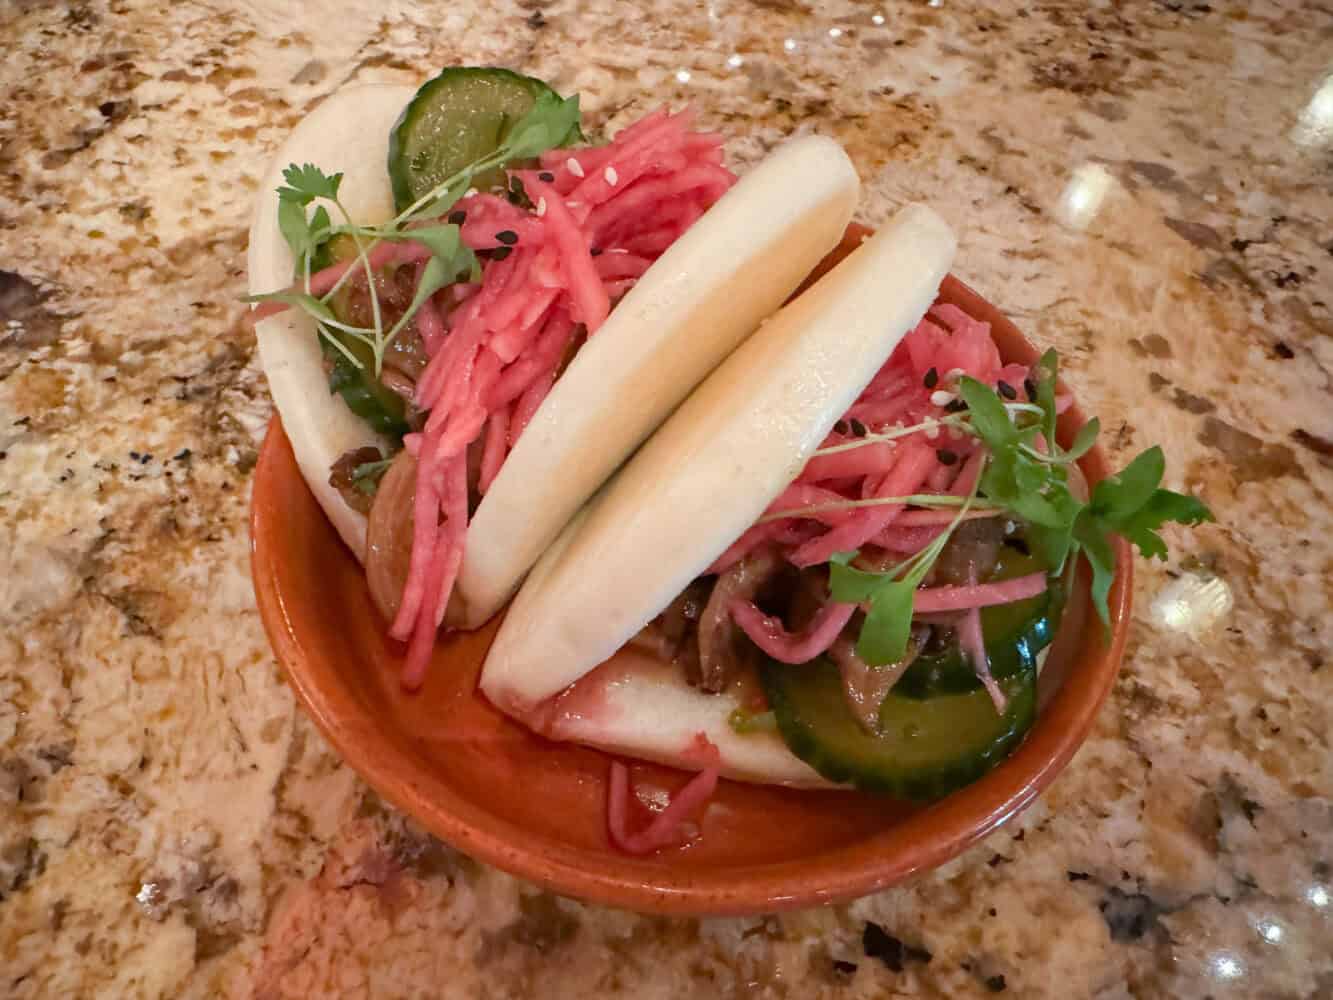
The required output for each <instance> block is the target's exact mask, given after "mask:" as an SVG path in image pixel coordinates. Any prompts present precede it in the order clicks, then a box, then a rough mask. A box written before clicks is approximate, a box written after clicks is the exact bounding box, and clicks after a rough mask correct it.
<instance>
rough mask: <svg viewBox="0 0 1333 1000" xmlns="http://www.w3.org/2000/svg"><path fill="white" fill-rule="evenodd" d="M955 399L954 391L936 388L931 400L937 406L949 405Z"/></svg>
mask: <svg viewBox="0 0 1333 1000" xmlns="http://www.w3.org/2000/svg"><path fill="white" fill-rule="evenodd" d="M953 400H954V395H953V393H951V392H945V391H944V390H943V389H936V390H935V391H934V392H932V393H931V394H930V401H931V403H932V404H933V405H935V406H948V405H949V404H950V403H952V402H953Z"/></svg>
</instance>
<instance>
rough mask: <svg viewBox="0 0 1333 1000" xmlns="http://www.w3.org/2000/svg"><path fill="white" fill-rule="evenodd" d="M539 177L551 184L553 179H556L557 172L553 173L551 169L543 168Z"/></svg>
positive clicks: (540, 179)
mask: <svg viewBox="0 0 1333 1000" xmlns="http://www.w3.org/2000/svg"><path fill="white" fill-rule="evenodd" d="M537 179H538V180H539V181H545V182H546V183H547V184H550V183H551V181H553V180H555V174H553V173H551V171H549V170H543V171H542V172H541V173H539V174H538V175H537Z"/></svg>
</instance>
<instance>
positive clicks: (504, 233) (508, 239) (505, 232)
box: [495, 229, 518, 247]
mask: <svg viewBox="0 0 1333 1000" xmlns="http://www.w3.org/2000/svg"><path fill="white" fill-rule="evenodd" d="M495 238H496V239H497V240H499V241H500V242H501V243H503V244H504V245H505V246H507V247H512V246H513V245H514V244H515V243H517V242H518V233H516V232H514V231H513V230H512V229H501V230H500V231H499V232H498V233H496V234H495Z"/></svg>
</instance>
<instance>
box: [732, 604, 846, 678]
mask: <svg viewBox="0 0 1333 1000" xmlns="http://www.w3.org/2000/svg"><path fill="white" fill-rule="evenodd" d="M728 610H730V612H731V617H732V620H733V621H735V622H736V624H737V625H739V626H740V627H741V629H742V630H743V631H744V632H745V634H746V635H748V636H749V637H750V641H751V642H753V643H754V644H755V645H756V646H758V647H759V648H760V649H762V650H763V651H764V652H765V653H767V654H768V655H769V656H771V657H773V659H775V660H778V661H780V662H782V663H805V662H807V661H808V660H813V659H814V658H815V657H816V656H818V655H819V654H821V653H823V652H824V651H825V650H827V649H828V648H829V647H830V646H831V645H833V640H834V639H836V638H838V635H839V634H840V633H841V632H842V630H843V629H844V628H845V627H846V625H847V623H848V622H849V621H851V618H852V614H853V613H854V612H855V611H856V605H855V604H837V603H835V602H832V601H830V602H829V603H827V604H825V605H824V606H823V607H821V608H820V609H819V610H818V611H816V612H815V616H814V618H813V620H811V622H810V624H809V625H808V626H807V627H806V628H805V630H804V631H802V632H798V633H796V634H795V635H793V634H792V633H790V632H788V631H787V630H786V628H785V627H784V626H783V624H782V622H781V621H780V620H778V619H776V618H770V617H769V616H768V615H766V614H764V613H763V612H762V611H760V610H759V608H758V607H756V606H755V604H754V602H753V601H743V600H739V599H737V600H734V601H732V602H731V604H730V605H729V607H728Z"/></svg>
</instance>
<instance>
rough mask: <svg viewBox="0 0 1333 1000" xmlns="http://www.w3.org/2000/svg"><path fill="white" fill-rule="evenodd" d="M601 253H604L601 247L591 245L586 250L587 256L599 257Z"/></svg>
mask: <svg viewBox="0 0 1333 1000" xmlns="http://www.w3.org/2000/svg"><path fill="white" fill-rule="evenodd" d="M603 253H605V251H604V250H602V248H601V247H593V248H592V249H591V250H589V251H588V256H589V257H600V256H601V255H602V254H603Z"/></svg>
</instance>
